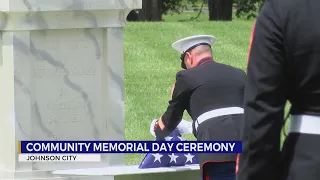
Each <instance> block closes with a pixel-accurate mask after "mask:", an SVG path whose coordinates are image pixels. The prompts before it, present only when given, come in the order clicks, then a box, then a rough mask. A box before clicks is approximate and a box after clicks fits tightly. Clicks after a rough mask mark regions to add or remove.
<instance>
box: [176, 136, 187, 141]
mask: <svg viewBox="0 0 320 180" xmlns="http://www.w3.org/2000/svg"><path fill="white" fill-rule="evenodd" d="M178 138H179V139H180V141H185V140H186V139H185V138H183V137H182V136H178Z"/></svg>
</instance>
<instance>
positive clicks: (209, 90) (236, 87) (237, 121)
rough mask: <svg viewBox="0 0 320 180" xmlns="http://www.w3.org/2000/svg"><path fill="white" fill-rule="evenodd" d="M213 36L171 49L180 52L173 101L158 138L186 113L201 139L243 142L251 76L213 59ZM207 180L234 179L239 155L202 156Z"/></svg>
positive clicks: (157, 131) (160, 124)
mask: <svg viewBox="0 0 320 180" xmlns="http://www.w3.org/2000/svg"><path fill="white" fill-rule="evenodd" d="M214 42H215V37H214V36H208V35H199V36H191V37H187V38H184V39H181V40H179V41H177V42H175V43H173V44H172V47H173V48H174V49H176V50H177V51H178V52H180V53H181V58H180V59H181V67H182V68H184V69H186V70H182V71H179V72H178V73H177V74H176V83H175V86H174V88H173V92H172V98H171V100H170V101H169V105H168V107H167V110H166V111H165V113H164V114H163V115H162V116H161V117H160V118H159V120H158V122H157V123H155V124H156V125H155V127H154V131H155V134H156V136H157V137H158V138H164V137H166V136H168V135H169V133H170V132H172V131H173V130H174V129H175V128H176V127H177V125H178V124H179V123H180V121H181V119H182V116H183V112H184V110H187V112H188V113H189V115H190V116H191V117H192V119H193V124H192V125H193V134H194V136H195V137H196V138H197V139H198V140H200V141H206V140H209V141H214V140H217V141H219V140H240V129H241V127H242V121H243V96H244V87H245V81H246V73H245V72H244V71H243V70H241V69H238V68H235V67H232V66H228V65H225V64H221V63H218V62H215V61H214V60H213V58H212V55H211V45H212V44H213V43H214ZM198 158H199V163H200V167H201V170H202V171H201V172H202V174H203V179H205V180H211V179H215V180H222V179H224V180H227V179H228V180H229V179H230V180H234V179H235V176H236V175H235V168H236V167H235V166H236V154H199V155H198Z"/></svg>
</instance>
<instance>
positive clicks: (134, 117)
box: [124, 13, 253, 164]
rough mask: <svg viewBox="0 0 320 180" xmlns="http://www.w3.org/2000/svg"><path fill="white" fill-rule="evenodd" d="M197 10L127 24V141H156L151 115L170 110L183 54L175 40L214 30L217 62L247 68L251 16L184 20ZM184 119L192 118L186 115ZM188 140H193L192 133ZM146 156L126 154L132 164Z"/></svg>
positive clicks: (204, 14)
mask: <svg viewBox="0 0 320 180" xmlns="http://www.w3.org/2000/svg"><path fill="white" fill-rule="evenodd" d="M196 14H197V13H183V14H181V15H173V16H171V15H167V16H165V17H164V20H165V21H164V22H128V23H127V26H126V27H125V33H124V36H125V42H124V44H125V91H126V96H125V114H126V128H125V134H126V139H127V140H153V139H154V138H153V137H152V136H151V134H150V133H149V126H150V122H151V120H152V119H156V118H159V116H160V115H161V114H162V113H163V112H164V111H165V110H166V107H167V105H168V100H169V98H170V91H171V88H172V85H173V83H174V81H175V74H176V72H177V71H178V70H180V61H179V54H178V52H176V51H174V49H172V48H171V44H172V43H173V42H174V41H176V40H178V39H180V38H183V37H186V36H190V35H197V34H210V35H214V36H215V37H216V38H217V41H216V44H215V45H214V46H213V55H214V59H215V60H216V61H218V62H221V63H225V64H229V65H233V66H235V67H238V68H242V69H245V68H246V62H247V52H248V47H249V39H250V32H251V27H252V24H253V21H252V20H241V19H234V20H233V21H232V22H209V21H208V20H207V19H208V15H207V13H203V14H202V15H201V16H200V17H199V18H198V21H184V22H179V20H188V19H190V17H194V16H196ZM184 119H188V120H190V117H189V116H188V115H187V114H185V116H184ZM186 138H187V139H194V137H193V136H191V135H190V136H187V137H186ZM143 156H144V155H143V154H141V155H136V154H133V155H127V157H126V163H127V164H139V163H140V162H141V160H142V158H143Z"/></svg>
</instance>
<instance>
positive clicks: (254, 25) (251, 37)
mask: <svg viewBox="0 0 320 180" xmlns="http://www.w3.org/2000/svg"><path fill="white" fill-rule="evenodd" d="M255 27H256V20H254V22H253V27H252V30H251V36H250V45H249V53H248V60H247V68H248V64H249V59H250V52H251V47H252V41H253V35H254V29H255Z"/></svg>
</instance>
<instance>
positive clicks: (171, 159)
mask: <svg viewBox="0 0 320 180" xmlns="http://www.w3.org/2000/svg"><path fill="white" fill-rule="evenodd" d="M169 157H170V162H173V161H174V162H175V163H177V158H178V157H179V156H176V155H174V153H172V155H169Z"/></svg>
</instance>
